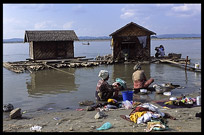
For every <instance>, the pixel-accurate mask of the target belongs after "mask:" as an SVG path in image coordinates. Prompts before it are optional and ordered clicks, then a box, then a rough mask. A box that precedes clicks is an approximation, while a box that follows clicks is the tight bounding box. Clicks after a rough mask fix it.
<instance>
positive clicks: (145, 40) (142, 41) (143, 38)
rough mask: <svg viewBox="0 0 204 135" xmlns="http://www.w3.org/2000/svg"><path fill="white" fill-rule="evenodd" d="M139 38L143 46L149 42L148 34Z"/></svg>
mask: <svg viewBox="0 0 204 135" xmlns="http://www.w3.org/2000/svg"><path fill="white" fill-rule="evenodd" d="M137 38H138V39H139V41H140V44H142V46H143V48H145V47H146V44H147V36H139V37H137Z"/></svg>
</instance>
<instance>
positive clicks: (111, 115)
mask: <svg viewBox="0 0 204 135" xmlns="http://www.w3.org/2000/svg"><path fill="white" fill-rule="evenodd" d="M190 97H196V95H195V94H194V95H190ZM150 103H152V104H154V105H156V106H157V107H159V109H160V111H162V112H164V113H169V114H170V115H171V116H173V117H175V118H176V120H172V119H167V121H168V123H167V125H168V127H169V129H167V130H164V131H152V132H201V118H199V117H195V114H196V113H198V112H201V107H194V108H178V109H177V108H176V109H164V108H162V107H161V106H159V105H158V104H155V103H153V102H150ZM130 112H132V109H128V110H122V109H115V110H109V111H105V112H104V113H105V114H106V115H107V116H106V117H104V118H102V119H95V118H94V116H95V115H96V113H97V110H94V111H86V110H80V111H79V110H78V111H77V110H71V109H67V110H64V111H62V112H43V113H42V114H41V113H40V112H38V113H37V114H36V113H29V112H27V113H24V114H23V115H22V116H23V117H22V119H10V118H9V117H6V118H4V119H3V132H33V131H30V128H31V127H32V126H34V125H38V126H41V127H42V129H41V132H145V130H144V129H146V127H147V125H146V124H140V125H137V124H135V123H133V122H129V121H127V120H124V119H122V118H121V117H120V115H129V114H130ZM7 114H8V115H9V113H7ZM105 122H110V123H111V124H112V128H110V129H108V130H102V131H97V130H96V128H99V127H100V126H102V125H103V124H104V123H105Z"/></svg>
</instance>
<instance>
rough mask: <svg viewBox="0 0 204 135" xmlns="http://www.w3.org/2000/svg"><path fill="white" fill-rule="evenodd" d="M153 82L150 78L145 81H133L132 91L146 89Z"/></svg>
mask: <svg viewBox="0 0 204 135" xmlns="http://www.w3.org/2000/svg"><path fill="white" fill-rule="evenodd" d="M153 82H154V79H153V78H150V79H149V80H147V81H144V80H142V81H134V89H140V88H147V87H148V86H149V85H150V84H152V83H153Z"/></svg>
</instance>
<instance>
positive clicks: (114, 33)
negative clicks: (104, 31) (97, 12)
mask: <svg viewBox="0 0 204 135" xmlns="http://www.w3.org/2000/svg"><path fill="white" fill-rule="evenodd" d="M130 25H135V26H136V27H139V28H141V29H142V30H144V31H147V32H149V33H150V35H156V33H154V32H152V31H150V30H148V29H146V28H144V27H142V26H140V25H138V24H136V23H134V22H130V23H128V24H126V25H125V26H123V27H122V28H120V29H118V30H116V31H115V32H113V33H111V34H110V35H109V36H113V35H116V34H117V33H119V32H121V31H122V30H124V29H125V28H127V27H129V26H130Z"/></svg>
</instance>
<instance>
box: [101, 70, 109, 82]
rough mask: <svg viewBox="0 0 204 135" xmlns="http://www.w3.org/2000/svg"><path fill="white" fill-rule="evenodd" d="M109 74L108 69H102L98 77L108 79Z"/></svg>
mask: <svg viewBox="0 0 204 135" xmlns="http://www.w3.org/2000/svg"><path fill="white" fill-rule="evenodd" d="M108 76H109V73H108V71H107V70H101V71H100V72H99V74H98V77H100V78H102V79H103V80H104V79H106V78H107V77H108Z"/></svg>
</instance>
